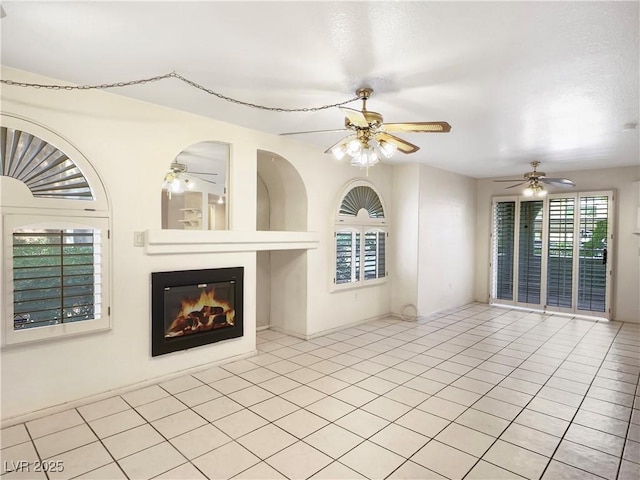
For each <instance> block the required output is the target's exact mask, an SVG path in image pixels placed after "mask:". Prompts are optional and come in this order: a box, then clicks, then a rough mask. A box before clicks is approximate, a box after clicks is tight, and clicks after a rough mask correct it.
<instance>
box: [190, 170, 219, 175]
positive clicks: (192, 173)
mask: <svg viewBox="0 0 640 480" xmlns="http://www.w3.org/2000/svg"><path fill="white" fill-rule="evenodd" d="M187 173H189V174H191V175H218V174H217V173H210V172H192V171H191V170H187Z"/></svg>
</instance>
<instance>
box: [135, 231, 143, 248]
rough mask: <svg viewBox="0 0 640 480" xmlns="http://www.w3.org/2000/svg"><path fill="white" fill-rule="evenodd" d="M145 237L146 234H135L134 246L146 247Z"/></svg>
mask: <svg viewBox="0 0 640 480" xmlns="http://www.w3.org/2000/svg"><path fill="white" fill-rule="evenodd" d="M144 243H145V236H144V232H133V246H134V247H144Z"/></svg>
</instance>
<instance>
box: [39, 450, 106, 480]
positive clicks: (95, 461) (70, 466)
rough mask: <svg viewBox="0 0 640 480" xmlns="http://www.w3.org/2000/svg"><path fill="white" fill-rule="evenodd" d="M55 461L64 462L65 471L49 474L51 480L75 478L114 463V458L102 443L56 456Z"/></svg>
mask: <svg viewBox="0 0 640 480" xmlns="http://www.w3.org/2000/svg"><path fill="white" fill-rule="evenodd" d="M55 460H57V461H59V462H62V465H64V470H63V471H58V472H49V478H50V479H51V480H62V479H67V478H74V477H77V476H79V475H82V474H84V473H87V472H90V471H92V470H95V469H97V468H99V467H102V466H104V465H107V464H108V463H112V462H113V458H112V457H111V455H109V452H107V450H106V449H105V448H104V447H103V446H102V444H100V442H94V443H90V444H89V445H85V446H83V447H80V448H76V449H74V450H70V451H68V452H65V453H61V454H60V455H56V456H55Z"/></svg>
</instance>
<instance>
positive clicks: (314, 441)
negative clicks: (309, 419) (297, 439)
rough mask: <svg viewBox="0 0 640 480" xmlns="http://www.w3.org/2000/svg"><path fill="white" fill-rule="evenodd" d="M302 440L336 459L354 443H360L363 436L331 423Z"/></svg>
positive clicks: (354, 444)
mask: <svg viewBox="0 0 640 480" xmlns="http://www.w3.org/2000/svg"><path fill="white" fill-rule="evenodd" d="M304 441H305V442H306V443H308V444H309V445H311V446H313V447H315V448H317V449H318V450H320V451H321V452H322V453H325V454H327V455H329V456H330V457H332V458H334V459H337V458H338V457H341V456H342V455H344V454H345V453H346V452H348V451H349V450H351V449H352V448H353V447H355V446H356V445H358V444H360V443H362V442H363V438H362V437H359V436H358V435H356V434H355V433H351V432H350V431H348V430H346V429H344V428H342V427H339V426H338V425H335V424H333V423H331V424H329V425H327V426H326V427H323V428H321V429H320V430H318V431H317V432H315V433H312V434H311V435H309V436H308V437H306V438H305V439H304Z"/></svg>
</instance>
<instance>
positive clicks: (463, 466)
mask: <svg viewBox="0 0 640 480" xmlns="http://www.w3.org/2000/svg"><path fill="white" fill-rule="evenodd" d="M411 460H412V461H414V462H416V463H418V464H420V465H422V466H423V467H425V468H428V469H429V470H432V471H434V472H436V473H439V474H440V475H444V476H445V477H447V478H452V479H454V478H455V479H460V478H462V477H464V476H465V475H466V474H467V472H468V471H469V470H471V467H473V465H474V464H475V463H476V462H477V461H478V459H477V458H476V457H474V456H472V455H469V454H467V453H464V452H461V451H460V450H456V449H455V448H452V447H450V446H448V445H445V444H443V443H440V442H437V441H435V440H432V441H430V442H429V443H427V444H426V445H425V446H424V447H422V448H421V449H420V450H418V452H417V453H416V454H415V455H414V456H413V457H411Z"/></svg>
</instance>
